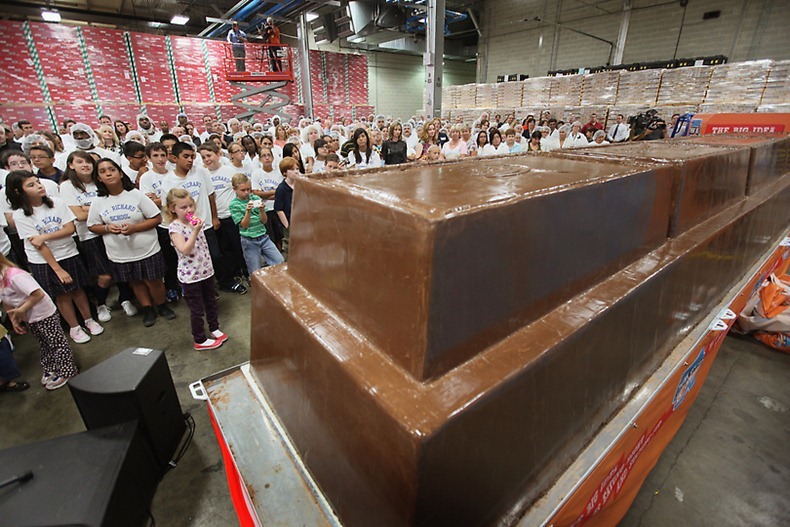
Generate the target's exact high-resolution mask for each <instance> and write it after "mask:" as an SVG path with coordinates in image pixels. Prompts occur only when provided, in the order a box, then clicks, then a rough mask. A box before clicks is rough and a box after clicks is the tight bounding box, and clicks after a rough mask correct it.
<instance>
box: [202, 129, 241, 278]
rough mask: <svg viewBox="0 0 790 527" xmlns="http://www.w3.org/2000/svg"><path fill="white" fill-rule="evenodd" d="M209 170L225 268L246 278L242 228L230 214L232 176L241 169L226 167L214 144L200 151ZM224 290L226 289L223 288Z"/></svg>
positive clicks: (207, 144)
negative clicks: (240, 234) (240, 233)
mask: <svg viewBox="0 0 790 527" xmlns="http://www.w3.org/2000/svg"><path fill="white" fill-rule="evenodd" d="M198 153H199V154H200V157H201V158H202V159H203V165H205V167H206V170H207V171H208V175H209V178H210V179H211V184H212V185H213V186H214V202H215V203H216V211H217V217H218V218H219V223H220V227H219V229H217V241H218V242H219V249H220V251H221V253H222V256H223V257H224V260H225V264H226V267H229V268H230V269H229V271H230V273H231V275H232V276H234V277H237V278H243V277H246V276H248V273H247V269H246V265H245V262H244V256H243V254H242V249H241V241H240V239H239V227H238V226H237V225H236V222H234V221H233V218H231V215H230V202H231V201H233V198H234V192H233V176H235V175H236V174H237V173H238V172H239V170H238V169H236V168H234V167H233V166H228V165H223V164H222V162H221V161H220V154H219V148H217V145H215V144H214V143H211V142H209V143H206V144H204V145H201V146H200V147H199V148H198ZM223 287H224V286H223Z"/></svg>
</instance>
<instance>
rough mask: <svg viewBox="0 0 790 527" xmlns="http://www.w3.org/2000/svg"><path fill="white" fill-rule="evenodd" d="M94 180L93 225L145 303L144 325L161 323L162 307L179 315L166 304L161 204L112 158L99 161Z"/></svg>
mask: <svg viewBox="0 0 790 527" xmlns="http://www.w3.org/2000/svg"><path fill="white" fill-rule="evenodd" d="M93 182H94V183H95V184H96V193H97V197H96V198H95V199H94V200H93V203H91V208H90V212H89V213H88V228H89V229H90V230H91V231H92V232H93V233H95V234H99V235H101V236H102V237H103V238H104V247H105V248H106V250H107V258H108V259H109V260H110V264H111V265H110V267H111V272H112V276H113V278H114V279H115V281H116V282H129V285H130V286H131V288H132V291H134V295H135V296H136V297H137V301H138V302H139V303H140V305H141V306H142V307H143V325H144V326H146V327H150V326H153V325H154V324H155V323H156V316H157V312H158V314H159V316H161V317H163V318H165V319H167V320H172V319H174V318H175V317H176V314H175V313H173V311H172V310H171V309H170V308H169V307H167V301H166V298H165V286H164V283H163V282H162V278H164V276H165V261H164V258H163V257H162V252H161V250H160V248H159V240H158V239H157V237H156V232H155V231H154V229H155V228H156V226H157V225H158V224H159V222H160V221H161V217H160V214H161V213H160V211H159V207H157V206H156V205H155V204H154V202H153V201H151V200H150V198H148V196H146V195H145V194H143V193H142V192H140V191H139V190H138V189H137V188H135V186H134V184H133V183H132V182H131V181H130V180H129V178H127V177H126V176H125V175H124V174H123V171H122V170H121V167H120V166H119V165H118V164H117V163H116V162H114V161H112V160H110V159H102V160H101V161H99V163H98V164H97V165H96V171H95V172H94V180H93ZM154 305H156V306H157V308H156V310H154Z"/></svg>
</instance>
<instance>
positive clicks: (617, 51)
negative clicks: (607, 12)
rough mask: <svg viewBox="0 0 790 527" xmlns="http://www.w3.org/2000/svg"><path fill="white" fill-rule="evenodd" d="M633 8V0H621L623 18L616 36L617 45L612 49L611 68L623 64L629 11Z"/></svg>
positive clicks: (629, 17)
mask: <svg viewBox="0 0 790 527" xmlns="http://www.w3.org/2000/svg"><path fill="white" fill-rule="evenodd" d="M633 7H634V0H623V16H622V18H621V19H620V32H619V33H618V34H617V44H616V45H615V47H614V57H612V66H615V65H617V64H622V63H623V51H624V50H625V41H626V39H627V38H628V24H629V23H630V22H631V9H632V8H633Z"/></svg>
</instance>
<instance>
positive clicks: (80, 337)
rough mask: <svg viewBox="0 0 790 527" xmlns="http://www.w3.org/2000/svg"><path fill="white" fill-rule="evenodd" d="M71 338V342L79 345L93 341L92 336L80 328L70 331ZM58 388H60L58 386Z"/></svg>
mask: <svg viewBox="0 0 790 527" xmlns="http://www.w3.org/2000/svg"><path fill="white" fill-rule="evenodd" d="M69 336H70V337H71V340H73V341H74V342H76V343H77V344H84V343H86V342H88V341H89V340H90V339H91V338H90V336H89V335H88V334H87V333H85V330H84V329H82V328H81V327H80V326H77V327H76V328H71V329H70V330H69ZM58 388H60V386H58Z"/></svg>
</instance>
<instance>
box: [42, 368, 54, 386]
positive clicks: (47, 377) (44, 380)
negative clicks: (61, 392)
mask: <svg viewBox="0 0 790 527" xmlns="http://www.w3.org/2000/svg"><path fill="white" fill-rule="evenodd" d="M54 376H55V374H54V373H49V372H46V371H45V372H44V375H42V376H41V386H46V385H47V383H49V381H51V380H52V377H54Z"/></svg>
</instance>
